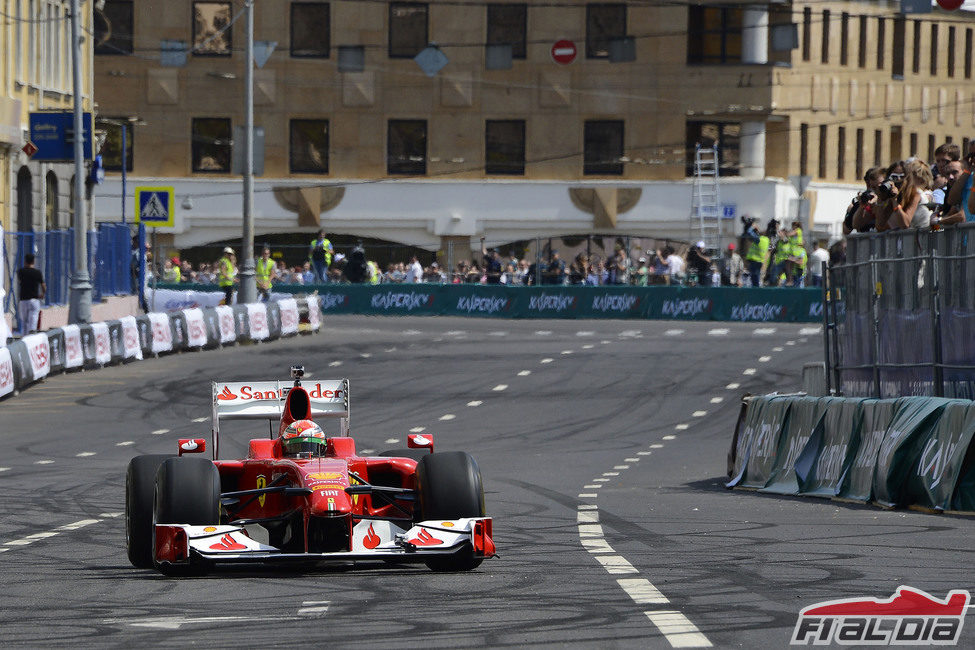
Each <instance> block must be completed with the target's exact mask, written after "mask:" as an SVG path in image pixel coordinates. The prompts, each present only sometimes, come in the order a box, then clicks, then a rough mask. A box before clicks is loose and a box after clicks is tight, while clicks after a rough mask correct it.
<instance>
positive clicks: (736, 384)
mask: <svg viewBox="0 0 975 650" xmlns="http://www.w3.org/2000/svg"><path fill="white" fill-rule="evenodd" d="M739 386H741V384H739V383H738V382H737V381H733V382H731V383H730V384H728V385H727V386H725V388H727V389H728V390H735V389H736V388H738V387H739Z"/></svg>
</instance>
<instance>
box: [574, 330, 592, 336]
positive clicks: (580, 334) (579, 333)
mask: <svg viewBox="0 0 975 650" xmlns="http://www.w3.org/2000/svg"><path fill="white" fill-rule="evenodd" d="M595 335H596V333H595V332H590V331H585V330H584V331H581V332H576V336H595Z"/></svg>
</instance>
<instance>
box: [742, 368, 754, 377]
mask: <svg viewBox="0 0 975 650" xmlns="http://www.w3.org/2000/svg"><path fill="white" fill-rule="evenodd" d="M741 374H743V375H754V374H755V369H754V368H745V369H744V370H743V371H742V373H741Z"/></svg>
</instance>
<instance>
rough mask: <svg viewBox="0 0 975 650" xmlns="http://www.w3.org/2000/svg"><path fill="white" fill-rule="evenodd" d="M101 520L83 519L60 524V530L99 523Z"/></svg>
mask: <svg viewBox="0 0 975 650" xmlns="http://www.w3.org/2000/svg"><path fill="white" fill-rule="evenodd" d="M99 521H101V519H82V520H81V521H76V522H74V523H72V524H65V525H64V526H60V527H58V530H78V529H79V528H84V527H85V526H91V525H92V524H97V523H98V522H99Z"/></svg>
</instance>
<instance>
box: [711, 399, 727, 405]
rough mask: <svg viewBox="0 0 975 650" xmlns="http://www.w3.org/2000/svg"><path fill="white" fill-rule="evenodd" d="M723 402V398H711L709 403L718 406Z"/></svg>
mask: <svg viewBox="0 0 975 650" xmlns="http://www.w3.org/2000/svg"><path fill="white" fill-rule="evenodd" d="M723 401H724V398H723V397H712V398H711V403H712V404H720V403H721V402H723Z"/></svg>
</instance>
